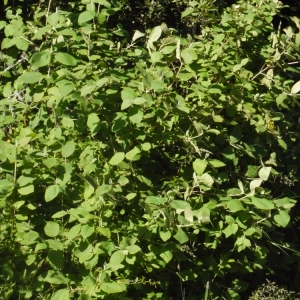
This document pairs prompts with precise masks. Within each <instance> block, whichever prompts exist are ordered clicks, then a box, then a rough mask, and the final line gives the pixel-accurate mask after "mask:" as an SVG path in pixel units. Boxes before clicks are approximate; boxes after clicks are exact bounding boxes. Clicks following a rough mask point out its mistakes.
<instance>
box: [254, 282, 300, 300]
mask: <svg viewBox="0 0 300 300" xmlns="http://www.w3.org/2000/svg"><path fill="white" fill-rule="evenodd" d="M277 299H282V300H297V299H298V300H299V299H300V295H299V294H296V293H295V292H291V291H287V290H286V289H284V288H280V287H279V286H278V285H276V284H275V283H274V282H270V281H267V283H265V284H263V285H262V286H261V287H259V288H258V289H257V290H256V291H255V292H253V293H252V296H251V297H250V298H249V300H277Z"/></svg>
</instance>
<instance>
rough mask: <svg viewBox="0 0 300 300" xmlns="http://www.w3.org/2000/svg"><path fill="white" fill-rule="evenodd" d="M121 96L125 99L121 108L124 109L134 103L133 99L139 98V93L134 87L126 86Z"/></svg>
mask: <svg viewBox="0 0 300 300" xmlns="http://www.w3.org/2000/svg"><path fill="white" fill-rule="evenodd" d="M121 98H122V100H123V103H122V105H121V110H124V109H126V108H128V107H130V106H132V105H133V103H134V102H133V101H134V99H135V98H137V94H136V92H135V91H134V90H133V89H131V88H126V89H124V90H122V92H121Z"/></svg>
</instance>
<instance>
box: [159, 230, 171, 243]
mask: <svg viewBox="0 0 300 300" xmlns="http://www.w3.org/2000/svg"><path fill="white" fill-rule="evenodd" d="M159 236H160V238H161V239H162V240H163V241H164V242H166V241H167V240H169V239H170V238H171V236H172V234H171V232H170V231H169V230H168V231H160V232H159Z"/></svg>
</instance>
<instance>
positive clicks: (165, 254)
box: [159, 250, 173, 263]
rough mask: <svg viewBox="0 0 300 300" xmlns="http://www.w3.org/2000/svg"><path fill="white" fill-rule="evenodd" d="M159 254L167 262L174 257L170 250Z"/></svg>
mask: <svg viewBox="0 0 300 300" xmlns="http://www.w3.org/2000/svg"><path fill="white" fill-rule="evenodd" d="M159 256H160V257H161V258H162V259H163V260H164V261H165V262H166V263H169V262H170V261H171V260H172V258H173V254H172V252H171V251H170V250H166V251H164V252H162V253H160V254H159Z"/></svg>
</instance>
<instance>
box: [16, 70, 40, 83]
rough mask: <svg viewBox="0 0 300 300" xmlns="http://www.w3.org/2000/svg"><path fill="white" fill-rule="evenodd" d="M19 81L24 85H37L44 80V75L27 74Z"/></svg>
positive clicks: (38, 73) (37, 73)
mask: <svg viewBox="0 0 300 300" xmlns="http://www.w3.org/2000/svg"><path fill="white" fill-rule="evenodd" d="M18 79H19V80H20V81H22V82H24V83H36V82H39V81H40V80H42V79H43V75H42V73H40V72H25V73H23V74H22V75H21V76H20V77H19V78H18Z"/></svg>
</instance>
